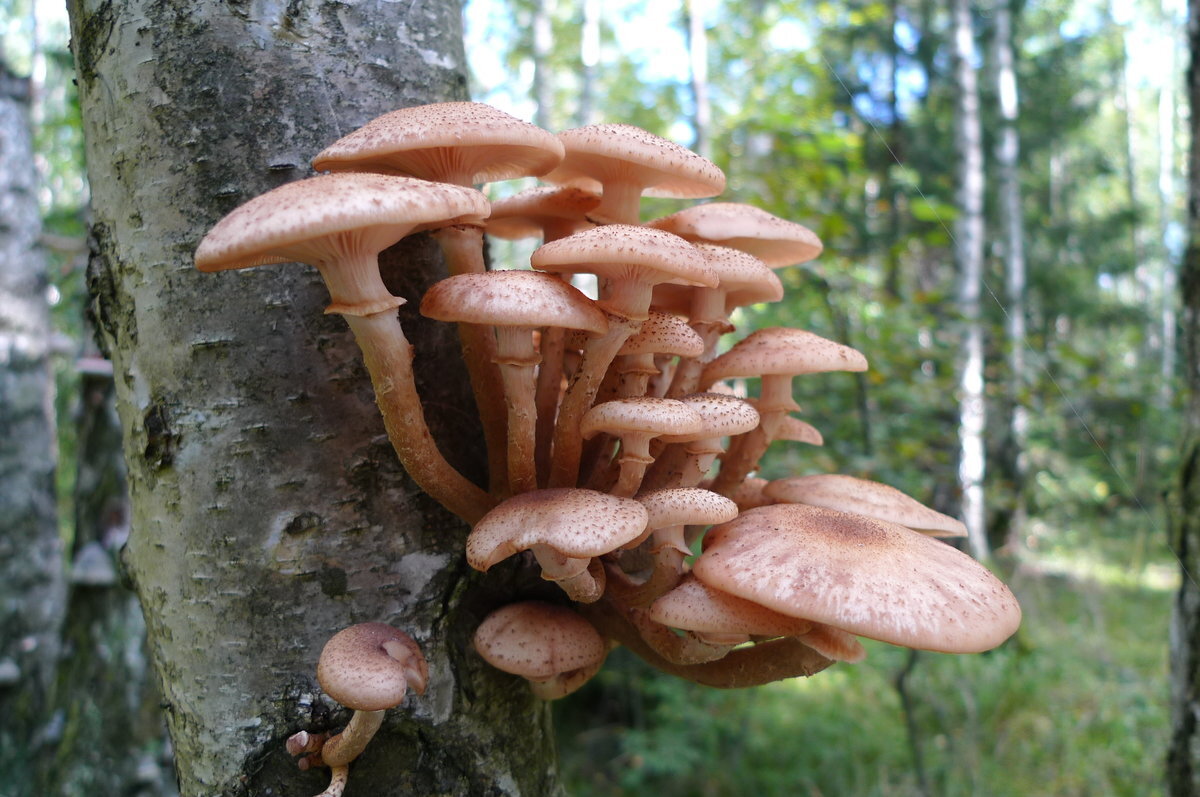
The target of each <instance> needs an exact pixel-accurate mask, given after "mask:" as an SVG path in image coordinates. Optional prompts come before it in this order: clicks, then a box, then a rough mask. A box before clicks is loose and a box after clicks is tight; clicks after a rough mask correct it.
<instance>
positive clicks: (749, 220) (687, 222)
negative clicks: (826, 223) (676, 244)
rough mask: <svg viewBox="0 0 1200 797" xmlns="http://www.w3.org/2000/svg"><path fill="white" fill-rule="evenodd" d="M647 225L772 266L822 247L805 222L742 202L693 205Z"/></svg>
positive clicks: (802, 259) (802, 257)
mask: <svg viewBox="0 0 1200 797" xmlns="http://www.w3.org/2000/svg"><path fill="white" fill-rule="evenodd" d="M648 224H649V226H651V227H654V228H656V229H660V230H667V231H668V232H673V233H675V234H676V235H678V236H681V237H683V238H686V239H688V240H689V241H692V242H700V241H704V242H707V243H713V244H719V245H721V246H730V247H733V248H734V249H740V250H742V251H743V252H748V253H750V254H752V255H754V256H755V257H757V258H759V259H760V260H762V261H763V262H764V263H766V264H767V266H769V267H770V268H782V267H784V266H791V265H795V264H797V263H803V262H805V261H808V260H812V259H813V258H815V257H816V256H817V255H819V254H821V250H822V249H823V246H822V244H821V239H820V238H818V237H817V235H816V233H814V232H813V231H812V230H810V229H808V228H807V227H805V226H804V225H802V224H797V223H795V222H792V221H787V220H785V219H781V218H779V217H778V216H776V215H774V214H771V213H768V212H767V211H765V210H762V209H760V208H756V207H754V206H753V205H744V204H741V203H739V202H707V203H705V204H703V205H694V206H693V207H690V208H685V209H684V210H681V211H679V212H678V213H672V214H671V215H670V216H663V217H662V218H660V219H655V220H653V221H651V222H648Z"/></svg>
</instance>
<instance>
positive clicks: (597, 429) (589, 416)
mask: <svg viewBox="0 0 1200 797" xmlns="http://www.w3.org/2000/svg"><path fill="white" fill-rule="evenodd" d="M702 422H703V421H702V419H701V418H700V415H699V413H697V412H696V411H695V410H693V409H692V408H691V407H689V406H688V405H686V404H684V403H683V402H682V401H678V400H676V399H668V398H656V397H654V396H641V397H638V398H624V399H614V400H613V401H605V402H603V403H600V404H597V405H596V406H594V407H592V408H591V409H590V410H588V411H587V412H585V413H584V414H583V418H582V419H581V420H580V422H579V433H580V434H581V435H582V436H583V438H584V439H585V440H588V439H591V438H592V437H594V436H595V435H597V434H600V433H601V432H606V433H608V434H611V435H616V436H624V435H627V434H642V435H649V436H651V437H658V436H659V435H681V434H694V433H696V432H697V431H699V430H700V425H701V423H702Z"/></svg>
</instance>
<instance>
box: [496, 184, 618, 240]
mask: <svg viewBox="0 0 1200 797" xmlns="http://www.w3.org/2000/svg"><path fill="white" fill-rule="evenodd" d="M599 204H600V196H599V195H598V194H595V193H593V192H591V191H585V190H584V189H582V188H576V187H574V186H539V187H537V188H528V189H526V190H524V191H522V192H520V193H518V194H514V195H513V196H510V197H505V198H504V199H497V200H495V201H493V202H492V215H491V216H489V217H488V220H487V222H486V225H485V229H486V230H487V233H488V235H494V236H496V237H497V238H506V239H519V238H541V237H542V236H543V235H544V234H545V230H546V227H548V226H551V225H553V226H556V227H558V226H562V225H563V224H570V223H572V222H574V223H575V224H576V225H577V227H578V229H577V230H572V232H577V231H578V230H582V229H587V228H589V227H592V226H593V225H592V223H591V222H590V221H588V220H587V214H588V213H590V212H591V211H593V210H595V209H596V207H597V206H598V205H599Z"/></svg>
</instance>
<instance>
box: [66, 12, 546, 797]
mask: <svg viewBox="0 0 1200 797" xmlns="http://www.w3.org/2000/svg"><path fill="white" fill-rule="evenodd" d="M69 6H70V11H71V17H72V37H73V45H74V53H75V59H76V67H77V75H78V83H79V91H80V98H81V105H82V109H83V115H84V128H85V137H86V144H87V154H88V162H89V176H90V180H91V185H92V197H93V205H94V213H95V222H94V225H93V235H94V238H95V241H96V253H95V261H94V267H93V271H94V280H93V290H94V297H93V298H94V302H95V306H96V313H95V314H96V317H97V319H98V322H99V326H100V333H101V334H102V335H103V337H104V339H105V340H106V341H107V344H108V347H109V349H110V350H111V352H112V357H113V364H114V371H115V373H114V380H115V387H116V391H117V400H118V409H119V413H120V417H121V421H122V425H123V427H124V450H125V459H126V462H127V465H128V472H129V481H130V490H131V497H132V517H131V532H130V538H129V542H128V545H127V547H126V550H125V553H124V559H125V562H126V564H127V567H128V572H129V575H130V578H131V579H132V581H133V583H134V586H135V588H136V591H137V593H138V596H139V598H140V600H141V603H142V607H143V611H144V614H145V617H146V623H147V628H148V633H149V640H150V648H151V652H152V656H153V661H154V664H155V668H156V670H157V674H158V678H159V681H160V685H161V687H162V692H163V699H164V703H165V705H166V709H167V716H168V722H169V725H170V729H171V734H172V740H173V744H174V750H175V754H176V761H177V769H178V776H179V782H180V790H181V792H182V793H183V794H184V795H213V794H222V795H250V794H254V795H260V794H301V795H302V794H314V793H316V792H318V791H320V790H321V789H322V788H324V784H325V782H327V781H328V778H329V774H328V771H322V770H311V771H309V772H305V773H302V772H300V771H299V770H298V769H297V767H296V764H295V762H294V761H293V760H291V759H290V757H289V756H288V755H287V754H286V752H285V751H284V746H283V745H284V740H285V739H286V738H287V737H288V736H289V735H290V734H292V733H293V732H295V731H298V730H301V729H305V730H310V731H319V730H325V729H331V728H336V727H339V726H341V725H343V724H344V723H345V722H346V721H347V719H348V713H347V712H346V711H344V710H341V709H338V708H337V707H336V706H334V705H333V704H332V703H331V702H330V701H329V700H328V698H327V697H325V696H324V695H322V694H321V693H320V692H319V690H318V688H317V686H316V684H315V680H314V670H315V665H316V660H317V656H318V654H319V652H320V650H321V647H322V645H323V644H324V642H325V640H326V639H328V638H329V636H331V635H332V634H333V633H334V632H335V631H337V630H338V629H340V628H342V627H344V626H346V625H349V624H351V623H355V622H361V621H383V622H387V623H391V624H393V625H395V626H397V627H400V628H403V629H405V630H406V631H407V632H408V633H410V634H411V635H412V636H413V637H414V638H415V639H416V640H417V641H418V642H419V643H420V644H421V645H422V647H423V648H424V651H425V654H426V656H427V658H428V659H429V662H430V669H431V678H430V685H429V689H428V691H427V692H426V693H425V694H424V695H423V696H420V697H416V696H410V698H409V699H408V700H406V702H405V704H404V706H403V707H402V708H400V709H394V710H392V711H389V712H388V713H387V716H386V719H385V723H384V726H383V728H382V730H381V732H380V735H379V736H377V737H376V738H375V739H374V740H373V741H372V742H371V743H370V745H368V747H367V749H366V752H365V753H364V755H363V756H362V757H361V758H359V759H358V760H356V761H355V762H354V763H353V764H352V765H351V770H350V786H349V790H348V792H347V793H348V794H375V795H392V794H396V795H399V794H517V793H521V794H553V793H556V792H557V791H558V786H557V780H556V775H555V771H554V763H553V749H552V745H551V743H550V740H549V734H548V712H547V711H546V710H545V708H544V707H543V706H542V705H541V704H539V703H537V702H536V701H534V700H533V699H532V698H531V697H530V696H529V694H528V692H527V690H525V689H524V688H521V686H519V685H518V684H515V683H514V681H513V679H511V678H508V677H503V676H501V675H499V674H498V673H496V672H495V671H493V670H491V669H490V668H488V667H486V666H485V665H484V664H482V662H481V661H480V660H479V659H478V658H477V657H475V656H474V655H473V654H472V653H471V652H470V650H469V638H470V634H471V633H472V632H473V629H474V627H475V625H476V624H477V623H478V622H479V620H480V619H481V616H482V615H483V614H484V613H485V612H486V611H487V610H488V609H489V608H491V605H492V604H493V602H494V601H493V599H492V598H490V597H487V596H486V595H485V593H484V591H482V590H481V589H477V588H476V587H477V586H478V584H479V581H478V580H477V579H476V578H475V577H474V576H473V575H472V574H471V571H469V569H468V568H467V567H466V565H465V563H464V562H463V557H462V543H463V540H464V538H465V535H466V531H467V530H466V529H465V528H464V527H463V526H462V525H461V524H460V523H458V522H457V521H456V520H455V519H454V518H452V517H451V516H450V515H449V514H448V513H446V512H445V511H443V510H442V509H441V508H440V507H438V506H437V505H435V504H434V503H433V502H432V501H430V500H429V499H428V498H426V497H425V496H424V495H423V494H421V493H419V492H418V491H417V489H416V487H415V486H414V484H413V483H412V482H411V480H409V479H408V478H407V477H406V475H405V474H404V473H403V472H402V471H401V470H400V468H399V465H398V464H397V462H396V459H395V456H394V454H393V452H392V450H391V448H390V446H389V444H388V442H387V439H386V437H385V436H384V432H383V425H382V423H381V421H380V420H379V418H378V414H377V412H376V409H375V406H374V400H373V396H372V394H371V390H370V386H369V384H368V382H367V380H366V377H365V373H364V370H363V368H362V366H361V360H360V357H359V354H358V351H357V349H356V347H355V345H354V343H353V341H352V339H351V336H350V334H349V332H348V331H347V328H346V325H345V323H344V322H343V321H342V320H341V318H340V317H338V316H329V315H323V314H322V310H323V308H324V306H325V305H326V304H327V302H328V296H327V294H326V292H325V289H324V287H323V285H322V284H321V281H320V278H319V276H318V275H317V272H316V271H315V270H314V269H311V268H308V267H305V266H299V265H294V264H293V265H282V266H273V267H267V268H260V269H256V270H251V271H248V272H241V273H224V274H216V275H213V274H201V273H198V272H197V271H196V270H195V269H194V268H193V267H192V253H193V251H194V250H195V247H196V244H197V243H198V242H199V240H200V238H201V236H202V235H203V233H204V232H205V230H206V229H207V228H208V227H209V226H211V225H212V224H213V223H214V222H215V221H216V220H217V219H218V218H220V217H221V216H222V215H223V214H224V213H226V212H227V211H229V210H231V209H232V208H233V207H235V206H236V205H238V204H239V203H241V202H243V201H245V200H247V199H249V198H250V197H252V196H254V195H256V194H258V193H261V192H262V191H264V190H266V189H268V188H270V187H272V186H274V185H277V184H280V183H282V182H285V181H289V180H294V179H297V178H300V177H303V176H305V175H306V174H308V173H309V167H308V160H309V158H311V157H312V156H313V155H314V154H315V153H316V152H318V151H319V150H320V149H321V148H322V147H323V146H325V145H326V144H328V143H329V142H331V141H333V140H334V139H336V138H337V137H339V136H341V135H343V134H345V133H347V132H349V131H351V130H352V129H354V128H356V127H358V126H359V125H361V124H363V123H364V122H366V121H367V120H368V119H369V118H371V117H373V116H375V115H377V114H379V113H382V112H385V111H388V110H391V109H393V108H396V107H399V106H402V105H412V104H417V103H422V102H430V101H436V100H446V99H462V98H463V95H464V92H465V85H466V80H465V74H464V70H465V59H464V56H463V52H462V42H461V29H460V9H459V7H458V5H457V4H456V3H454V2H449V1H447V0H417V2H408V3H379V4H375V3H363V4H345V3H335V2H330V1H329V0H296V2H291V3H287V4H258V3H253V4H251V3H242V2H236V3H222V4H216V3H202V2H183V3H152V2H146V1H145V0H138V1H137V2H134V1H133V0H125V2H115V3H114V2H101V1H100V0H72V1H71V3H70V4H69ZM436 252H437V249H436V246H435V245H433V244H432V243H431V242H430V241H429V240H427V239H426V238H425V237H424V236H419V237H417V238H414V239H410V240H408V241H406V242H402V244H401V245H400V246H398V247H396V248H394V249H393V250H389V252H388V253H386V254H385V257H384V258H383V269H384V275H385V279H386V280H387V281H388V283H389V285H390V286H391V288H392V290H393V292H395V293H396V294H397V295H400V296H404V297H407V298H409V299H410V302H409V303H408V304H407V305H406V306H405V307H403V308H401V311H400V312H401V316H402V320H403V323H404V324H405V326H406V330H407V331H408V332H409V337H410V339H411V340H412V341H413V343H414V345H415V347H416V353H417V380H418V389H419V390H420V391H421V393H422V395H423V397H425V399H426V401H427V405H428V406H429V407H430V408H436V410H437V411H436V412H433V413H431V416H430V426H431V429H432V431H433V433H434V435H435V437H437V438H438V440H439V443H440V444H441V447H442V448H443V450H445V451H446V452H447V454H448V457H449V458H450V459H451V461H452V462H454V463H455V464H456V465H458V466H459V467H461V468H464V469H466V470H467V472H468V473H470V474H472V475H473V476H474V477H475V478H476V479H478V476H479V470H480V464H481V462H482V458H481V451H480V448H481V446H480V444H479V433H478V427H477V426H476V425H475V424H473V423H472V422H467V421H468V419H472V418H473V417H474V410H473V408H472V407H471V406H470V398H469V393H468V392H467V390H466V389H465V376H464V374H463V373H462V370H461V368H459V366H458V359H457V356H456V355H455V354H454V352H455V351H456V349H457V344H456V341H455V339H454V338H455V336H454V333H453V330H450V329H446V328H445V327H446V326H448V325H438V324H433V323H432V322H425V321H423V319H421V317H420V316H419V315H418V314H417V313H416V310H415V305H416V304H417V303H416V302H415V301H412V300H414V299H416V298H418V297H419V295H420V294H421V293H422V291H423V289H424V287H425V286H426V285H427V284H428V283H429V282H430V281H431V280H433V279H435V278H436V277H437V274H438V269H440V264H439V263H438V259H437V255H436Z"/></svg>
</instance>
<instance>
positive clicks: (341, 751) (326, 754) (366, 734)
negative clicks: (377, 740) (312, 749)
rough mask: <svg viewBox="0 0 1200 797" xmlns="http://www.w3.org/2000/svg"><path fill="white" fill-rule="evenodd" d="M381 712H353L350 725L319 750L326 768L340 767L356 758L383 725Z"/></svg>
mask: <svg viewBox="0 0 1200 797" xmlns="http://www.w3.org/2000/svg"><path fill="white" fill-rule="evenodd" d="M383 714H384V712H383V711H355V712H354V715H353V716H352V717H351V718H350V724H349V725H347V726H346V728H345V729H344V730H343V731H342V732H341V733H339V734H337V735H336V736H332V737H330V738H329V740H328V741H327V742H325V745H324V746H323V747H322V748H321V760H322V761H324V762H325V765H326V766H330V767H341V766H346V765H348V764H349V763H350V762H351V761H353V760H354V759H356V758H358V756H359V754H360V753H362V751H363V750H365V749H366V747H367V742H369V741H371V737H373V736H374V735H375V732H376V731H378V730H379V726H380V725H382V724H383Z"/></svg>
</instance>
